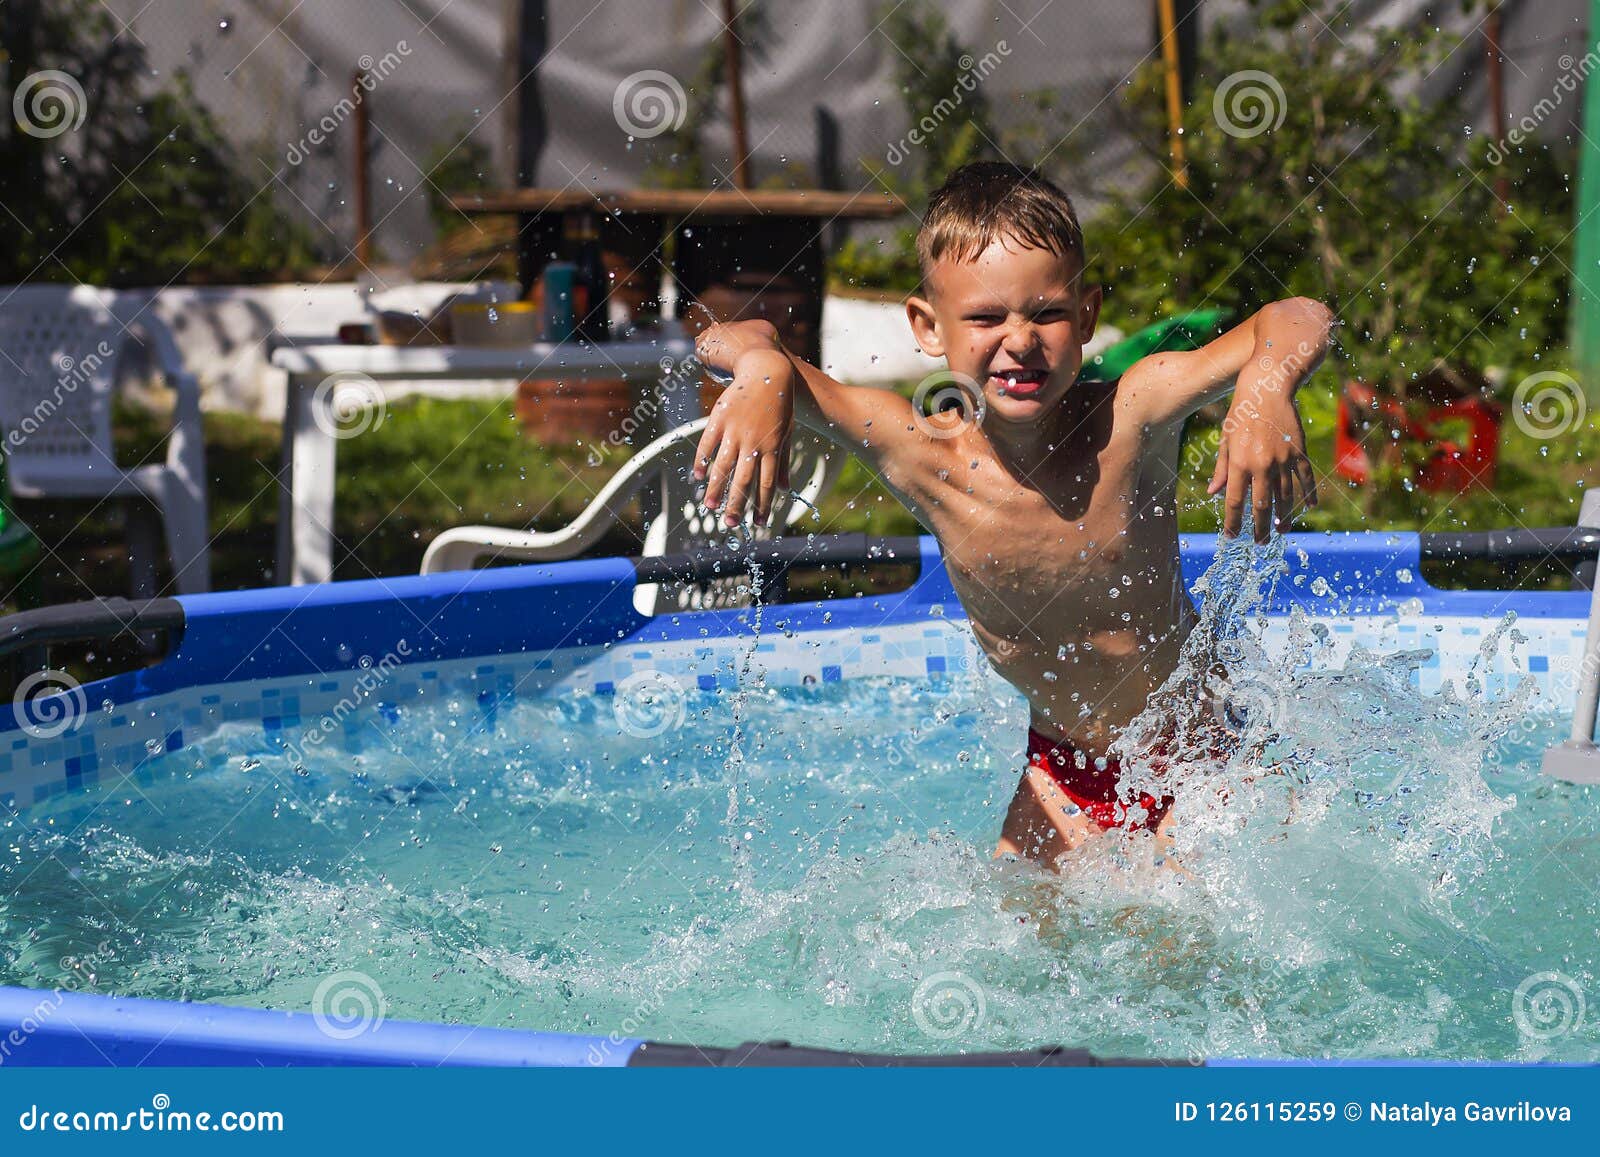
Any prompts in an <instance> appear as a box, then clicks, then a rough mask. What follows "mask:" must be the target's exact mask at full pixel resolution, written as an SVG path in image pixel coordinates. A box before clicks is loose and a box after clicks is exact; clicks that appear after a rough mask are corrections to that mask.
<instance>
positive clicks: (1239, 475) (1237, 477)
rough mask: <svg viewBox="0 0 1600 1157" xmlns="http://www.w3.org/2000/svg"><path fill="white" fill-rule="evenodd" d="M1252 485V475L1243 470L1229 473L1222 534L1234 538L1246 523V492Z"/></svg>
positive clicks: (1223, 507)
mask: <svg viewBox="0 0 1600 1157" xmlns="http://www.w3.org/2000/svg"><path fill="white" fill-rule="evenodd" d="M1249 484H1250V475H1248V474H1246V473H1245V472H1244V471H1243V470H1230V471H1229V472H1228V496H1227V498H1225V499H1224V500H1223V504H1222V509H1223V515H1222V533H1223V534H1225V535H1226V536H1227V537H1229V538H1233V537H1234V536H1236V535H1237V534H1238V533H1239V526H1240V524H1241V523H1242V522H1243V521H1244V492H1245V487H1246V486H1248V485H1249Z"/></svg>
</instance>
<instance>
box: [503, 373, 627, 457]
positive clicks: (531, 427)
mask: <svg viewBox="0 0 1600 1157" xmlns="http://www.w3.org/2000/svg"><path fill="white" fill-rule="evenodd" d="M632 408H633V392H632V388H631V387H630V386H629V385H628V383H627V382H626V381H625V380H623V379H621V378H590V379H587V380H585V379H570V378H559V379H538V380H534V381H527V382H523V383H521V384H520V385H519V386H517V418H518V420H520V421H521V423H522V432H523V434H525V435H526V436H527V437H530V438H533V439H535V440H537V441H540V442H548V443H565V444H568V445H570V444H571V443H573V442H589V443H600V442H604V441H605V440H606V439H607V438H608V437H610V435H611V434H612V432H613V431H616V430H618V429H620V428H621V427H622V423H623V420H624V419H625V418H626V417H627V416H628V414H629V412H630V411H631V410H632Z"/></svg>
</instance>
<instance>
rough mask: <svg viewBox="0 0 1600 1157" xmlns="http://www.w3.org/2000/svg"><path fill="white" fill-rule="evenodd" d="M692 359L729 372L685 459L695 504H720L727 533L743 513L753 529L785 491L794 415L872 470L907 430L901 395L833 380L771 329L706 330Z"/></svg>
mask: <svg viewBox="0 0 1600 1157" xmlns="http://www.w3.org/2000/svg"><path fill="white" fill-rule="evenodd" d="M695 355H696V356H697V357H698V358H699V359H700V360H701V361H702V362H704V363H705V364H706V365H708V366H710V367H711V368H712V369H716V370H720V371H722V372H724V373H731V374H732V375H733V382H732V384H731V385H729V386H728V387H727V389H725V390H724V391H723V392H722V396H721V397H720V398H718V399H717V402H716V405H714V406H712V408H711V414H710V415H709V420H708V421H707V422H706V428H705V432H704V433H703V434H702V435H701V436H700V444H699V445H698V447H696V449H695V455H694V476H695V478H696V479H697V480H700V481H703V482H704V483H705V498H704V505H705V507H706V509H708V510H716V509H718V508H719V506H720V507H722V508H723V523H724V525H727V526H735V525H737V524H738V522H739V520H740V519H741V518H742V517H743V516H744V512H745V509H746V507H747V506H750V507H751V508H752V509H753V510H754V512H755V517H756V520H757V521H758V522H765V521H766V520H767V518H768V517H769V516H770V515H771V512H772V503H773V499H774V497H775V496H776V494H777V492H778V490H779V489H780V488H787V487H788V485H789V478H788V473H789V436H790V433H791V431H792V430H793V427H794V422H795V419H796V418H798V419H799V420H800V423H801V424H802V425H804V426H805V427H806V428H807V429H810V430H814V431H816V432H817V433H819V434H821V435H823V436H824V437H826V438H829V439H830V440H832V441H833V442H835V443H837V444H838V445H840V446H842V447H844V448H845V449H847V450H849V451H851V452H852V453H855V454H858V455H860V456H861V457H862V458H863V459H865V460H866V461H867V463H868V465H870V466H874V467H877V468H882V467H883V466H884V456H885V453H886V449H887V446H888V445H892V444H893V443H894V442H895V437H894V433H895V431H896V430H899V429H904V428H906V427H907V426H909V425H911V421H910V416H911V404H910V402H908V401H907V400H906V399H905V398H902V397H901V396H900V395H898V394H896V393H893V392H891V391H889V390H876V389H866V388H863V387H859V386H846V385H844V384H843V383H841V382H837V381H835V380H834V379H833V378H830V377H829V376H828V375H827V374H825V373H823V372H822V371H821V370H819V369H817V368H816V367H815V366H813V365H810V364H809V363H807V362H804V361H802V360H800V359H799V358H797V357H794V356H793V355H791V354H790V353H789V352H788V351H787V350H785V349H784V348H783V344H782V343H781V342H780V341H779V340H778V331H777V330H776V329H774V328H773V326H772V323H771V322H767V321H760V320H755V321H736V322H724V323H721V324H718V325H713V326H710V327H708V328H707V329H705V330H702V331H701V333H700V335H699V336H698V337H697V338H696V339H695ZM898 418H904V421H896V419H898ZM874 420H876V422H877V425H878V429H877V430H874V429H873V424H874Z"/></svg>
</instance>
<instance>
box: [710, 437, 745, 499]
mask: <svg viewBox="0 0 1600 1157" xmlns="http://www.w3.org/2000/svg"><path fill="white" fill-rule="evenodd" d="M737 453H738V449H737V448H736V447H735V446H734V445H733V443H732V442H731V441H726V442H723V443H722V447H721V449H719V450H718V451H717V457H716V460H715V461H714V462H712V463H711V470H710V472H709V473H708V474H707V475H706V497H705V501H704V502H702V503H701V505H702V506H704V507H705V508H706V509H707V510H715V509H716V508H717V506H718V504H719V503H721V501H722V497H723V494H724V493H725V492H726V490H727V485H728V476H729V475H730V474H732V473H733V468H734V465H735V463H736V461H737V459H736V458H735V455H736V454H737Z"/></svg>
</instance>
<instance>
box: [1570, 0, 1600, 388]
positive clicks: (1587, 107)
mask: <svg viewBox="0 0 1600 1157" xmlns="http://www.w3.org/2000/svg"><path fill="white" fill-rule="evenodd" d="M1596 35H1600V0H1589V36H1590V37H1591V38H1592V37H1594V36H1596ZM1593 79H1594V78H1593V77H1589V78H1587V79H1585V81H1584V94H1583V127H1584V132H1583V135H1582V137H1581V144H1580V148H1581V150H1582V155H1581V156H1580V158H1579V161H1578V204H1577V215H1578V220H1577V232H1578V238H1577V253H1576V260H1575V261H1574V262H1573V268H1574V270H1575V272H1574V273H1573V275H1572V307H1571V309H1572V312H1571V314H1570V315H1569V339H1570V342H1571V345H1572V354H1573V360H1574V362H1575V364H1576V366H1577V368H1578V371H1579V374H1580V376H1581V378H1582V381H1583V389H1584V393H1585V394H1587V395H1588V399H1589V402H1590V404H1600V140H1597V139H1596V129H1597V128H1600V84H1592V83H1590V81H1592V80H1593Z"/></svg>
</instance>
